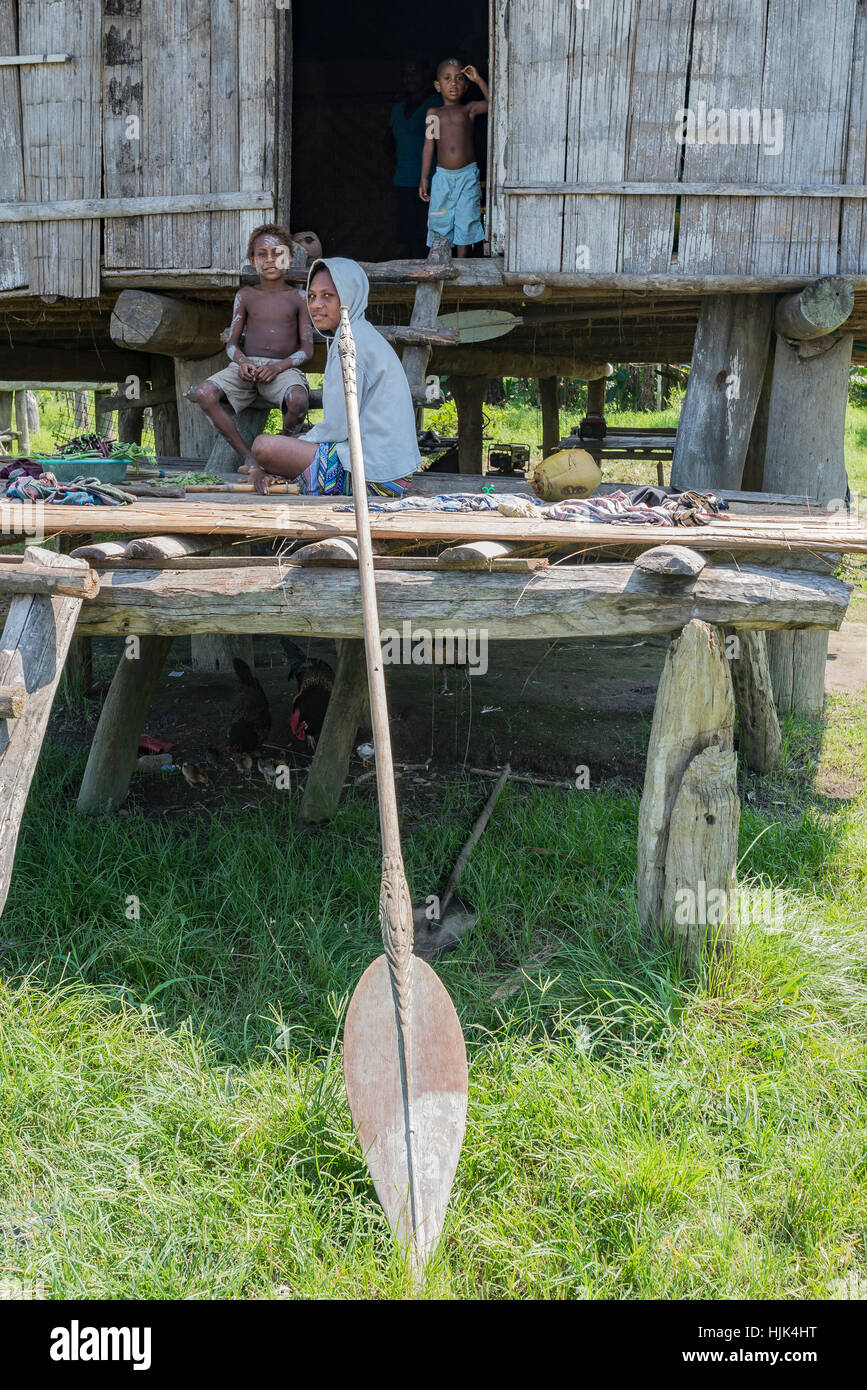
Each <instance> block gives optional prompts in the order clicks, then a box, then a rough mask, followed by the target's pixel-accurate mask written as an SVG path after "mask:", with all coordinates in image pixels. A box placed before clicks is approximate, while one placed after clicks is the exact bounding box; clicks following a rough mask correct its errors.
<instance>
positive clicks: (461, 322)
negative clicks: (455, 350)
mask: <svg viewBox="0 0 867 1390" xmlns="http://www.w3.org/2000/svg"><path fill="white" fill-rule="evenodd" d="M520 322H521V319H520V318H519V317H518V315H517V314H510V313H508V312H507V311H506V310H505V309H462V310H461V312H460V313H459V314H440V316H439V318H438V319H437V328H441V329H444V330H446V331H454V332H456V333H457V335H458V341H459V342H461V343H484V342H487V340H488V339H489V338H502V337H503V335H504V334H506V333H511V331H512V329H513V328H516V327H517V326H518V324H519V323H520Z"/></svg>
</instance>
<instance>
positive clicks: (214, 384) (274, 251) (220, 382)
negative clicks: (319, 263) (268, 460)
mask: <svg viewBox="0 0 867 1390" xmlns="http://www.w3.org/2000/svg"><path fill="white" fill-rule="evenodd" d="M290 241H291V237H290V235H289V233H288V232H287V231H286V228H285V227H279V226H277V225H276V224H275V223H273V222H269V223H266V225H265V226H264V227H257V228H256V230H255V231H254V232H253V234H252V236H251V237H250V242H249V245H248V247H247V259H248V261H251V262H252V263H253V265H254V266H255V267H256V269H257V271H258V272H259V284H258V285H245V286H244V288H243V289H241V290H239V291H238V293H237V294H236V295H235V304H234V308H233V310H232V328H231V332H230V333H229V341H228V343H227V344H226V356H227V357H228V358H229V366H228V367H226V368H224V369H223V371H221V372H217V373H215V375H214V376H211V377H208V379H207V381H203V382H202V384H201V386H200V387H199V388H198V390H197V391H196V400H197V401H198V403H199V405H200V406H201V407H202V409H203V410H204V412H205V414H206V415H207V417H208V419H209V420H210V421H211V423H212V424H213V425H214V426H215V428H216V429H217V430H219V432H220V434H221V435H222V436H223V438H224V439H227V440H228V441H229V443H230V444H231V446H232V448H233V449H234V450H235V452H236V453H238V454H240V456H241V458H242V460H243V462H242V464H241V467H240V468H239V470H238V471H239V472H240V473H249V472H250V471H251V469H253V468H255V467H256V460H255V458H254V457H253V451H252V448H251V447H250V445H248V444H245V443H244V440H243V438H242V437H241V434H240V432H239V430H238V427H237V425H236V424H235V418H234V416H232V415H230V414H229V413H228V411H227V410H226V408H225V403H226V402H227V401H228V403H229V405H230V406H231V407H232V409H233V410H234V412H235V416H237V415H238V413H239V411H241V410H243V409H244V408H245V407H246V406H248V405H279V406H280V407H281V409H282V411H283V428H282V430H281V434H292V432H293V431H294V430H295V428H296V427H297V425H298V424H299V423H300V421H301V420H303V419H304V416H305V415H306V413H307V401H308V396H307V378H306V377H305V376H304V373H303V372H302V371H301V370H300V368H301V367H302V366H303V365H304V363H305V362H309V360H310V358H311V357H312V356H313V325H312V323H311V321H310V315H309V314H308V312H307V304H306V301H305V299H304V296H303V295H302V294H300V293H299V291H298V290H296V289H293V288H292V287H291V286H290V285H287V284H286V282H285V280H284V279H283V272H284V270H285V269H286V268H287V266H288V265H289V263H290V258H291V251H290V249H289V243H290ZM242 338H243V340H244V351H243V352H242V351H241V346H240V344H241V339H242Z"/></svg>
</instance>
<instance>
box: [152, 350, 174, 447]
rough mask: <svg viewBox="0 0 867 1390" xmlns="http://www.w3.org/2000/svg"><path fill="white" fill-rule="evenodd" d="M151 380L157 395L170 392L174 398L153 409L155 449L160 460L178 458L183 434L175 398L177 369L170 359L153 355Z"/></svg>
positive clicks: (157, 354)
mask: <svg viewBox="0 0 867 1390" xmlns="http://www.w3.org/2000/svg"><path fill="white" fill-rule="evenodd" d="M151 380H152V381H153V386H154V394H155V395H156V394H162V393H164V392H170V393H171V396H172V399H171V400H170V401H166V402H165V403H164V404H162V405H155V406H152V407H151V411H152V414H153V422H154V449H155V451H156V454H157V457H158V458H178V457H179V456H180V454H181V432H180V425H179V423H178V402H177V399H176V398H175V367H174V363H173V362H172V360H171V358H170V357H163V356H161V355H160V354H159V353H154V354H153V356H152V357H151Z"/></svg>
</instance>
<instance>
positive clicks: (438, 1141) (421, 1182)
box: [337, 307, 467, 1280]
mask: <svg viewBox="0 0 867 1390" xmlns="http://www.w3.org/2000/svg"><path fill="white" fill-rule="evenodd" d="M337 347H338V352H339V353H340V364H341V368H342V370H343V388H344V393H345V396H346V418H347V423H348V427H349V453H350V458H351V461H352V496H353V501H354V504H355V525H356V533H357V537H358V572H359V576H360V579H361V605H362V614H363V619H364V646H365V655H366V659H367V683H368V689H369V691H370V713H371V721H372V724H373V743H374V747H375V749H376V785H377V794H378V798H379V824H380V833H381V835H382V882H381V885H380V893H379V921H380V926H381V928H382V941H383V945H384V947H385V954H384V955H381V956H378V957H377V959H376V960H375V961H374V962H373V964H372V965H370V966H368V968H367V970H366V971H365V972H364V974H363V975H362V977H361V980H360V981H359V984H358V986H357V988H356V990H355V993H354V994H353V996H352V999H351V1000H350V1004H349V1009H348V1012H347V1015H346V1028H345V1031H344V1037H343V1074H344V1077H345V1080H346V1094H347V1097H348V1099H349V1108H350V1110H351V1112H352V1118H353V1121H354V1122H355V1127H356V1129H357V1131H358V1136H359V1140H360V1142H361V1146H362V1148H363V1150H364V1157H365V1161H366V1163H367V1166H368V1168H369V1169H370V1175H371V1177H372V1179H373V1184H374V1187H375V1188H376V1193H377V1196H378V1197H379V1200H380V1202H381V1203H382V1206H383V1209H384V1211H385V1214H386V1216H387V1218H388V1222H389V1225H390V1226H391V1229H392V1231H393V1232H394V1234H395V1236H396V1237H397V1240H398V1241H399V1242H400V1244H401V1245H402V1246H403V1247H404V1249H405V1250H406V1252H407V1256H408V1259H409V1263H410V1268H411V1270H412V1272H413V1275H414V1277H415V1278H416V1280H418V1279H420V1278H421V1276H422V1274H423V1273H424V1269H425V1266H426V1264H427V1262H428V1260H429V1259H430V1257H431V1255H432V1254H433V1252H434V1250H435V1249H436V1245H437V1241H438V1240H439V1236H440V1232H441V1230H442V1225H443V1220H444V1219H445V1212H446V1207H447V1206H448V1200H449V1194H450V1192H451V1188H452V1182H453V1181H454V1176H455V1170H456V1168H457V1165H458V1156H459V1154H460V1151H461V1144H462V1142H463V1137H464V1127H465V1123H466V1112H467V1053H466V1048H465V1046H464V1037H463V1033H462V1032H461V1025H460V1023H459V1022H458V1016H457V1014H456V1013H455V1008H454V1005H453V1003H452V1001H451V999H450V997H449V995H448V992H447V991H446V989H445V988H444V987H443V985H442V984H441V983H440V981H439V979H438V977H437V976H436V975H435V974H434V972H433V970H431V968H430V966H429V965H427V964H426V962H425V961H423V960H420V959H419V958H418V957H417V956H414V955H413V949H412V947H413V923H412V902H411V901H410V896H409V889H408V887H407V882H406V873H405V871H404V867H403V854H402V853H401V847H400V828H399V825H398V819H397V796H396V793H395V786H394V766H393V763H392V757H391V735H390V733H389V726H388V705H387V702H386V694H385V675H384V672H383V661H382V649H381V646H380V636H379V612H378V609H377V603H376V584H375V580H374V572H373V551H372V547H371V541H370V520H369V516H368V511H367V486H366V482H365V475H364V456H363V453H362V448H361V428H360V425H359V419H358V391H357V386H356V377H355V341H354V339H353V337H352V330H351V328H350V323H349V311H348V310H347V309H346V308H343V307H341V310H340V338H339V341H338V345H337Z"/></svg>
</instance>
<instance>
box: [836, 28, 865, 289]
mask: <svg viewBox="0 0 867 1390" xmlns="http://www.w3.org/2000/svg"><path fill="white" fill-rule="evenodd" d="M849 93H850V103H851V104H850V109H849V118H848V121H847V123H846V126H847V132H848V141H847V149H846V169H845V180H846V183H862V184H863V183H867V140H865V138H864V131H865V129H867V4H864V3H863V0H862V3H861V4H860V5H859V6H858V8H857V10H856V12H855V42H854V51H853V55H852V75H851V80H850V82H849ZM839 269H840V272H841V274H846V273H851V272H857V271H859V270H867V206H865V204H864V203H863V202H861V201H858V202H851V201H846V200H845V199H844V201H843V208H842V215H841V225H840V266H839Z"/></svg>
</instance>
